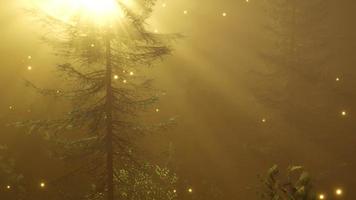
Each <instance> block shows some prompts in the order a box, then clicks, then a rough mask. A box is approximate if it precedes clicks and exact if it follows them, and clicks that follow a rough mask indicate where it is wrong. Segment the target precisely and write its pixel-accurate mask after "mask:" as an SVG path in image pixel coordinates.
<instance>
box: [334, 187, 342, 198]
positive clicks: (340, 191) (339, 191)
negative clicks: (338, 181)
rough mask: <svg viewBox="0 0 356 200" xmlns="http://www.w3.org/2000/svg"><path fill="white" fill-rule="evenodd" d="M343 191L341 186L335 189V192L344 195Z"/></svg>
mask: <svg viewBox="0 0 356 200" xmlns="http://www.w3.org/2000/svg"><path fill="white" fill-rule="evenodd" d="M342 193H343V192H342V189H340V188H339V189H336V190H335V194H336V195H338V196H340V195H342Z"/></svg>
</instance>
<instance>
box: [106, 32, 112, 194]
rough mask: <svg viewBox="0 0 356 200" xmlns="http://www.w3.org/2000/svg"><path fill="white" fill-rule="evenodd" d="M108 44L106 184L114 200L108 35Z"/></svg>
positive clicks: (108, 45)
mask: <svg viewBox="0 0 356 200" xmlns="http://www.w3.org/2000/svg"><path fill="white" fill-rule="evenodd" d="M105 46H106V109H105V114H106V154H107V157H106V186H107V194H106V199H107V200H114V169H113V167H114V158H113V153H114V151H113V123H112V120H113V119H112V110H113V91H112V85H111V82H112V61H111V39H110V36H109V35H107V36H106V38H105Z"/></svg>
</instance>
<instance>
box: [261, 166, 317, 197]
mask: <svg viewBox="0 0 356 200" xmlns="http://www.w3.org/2000/svg"><path fill="white" fill-rule="evenodd" d="M279 174H280V171H279V168H278V166H277V165H274V166H273V167H271V168H270V169H269V170H268V172H267V174H266V176H265V177H264V178H263V179H262V183H263V187H264V188H263V191H262V192H261V193H260V196H261V199H266V200H316V195H315V193H314V192H313V190H312V183H311V178H310V176H309V174H308V172H306V171H305V170H304V168H303V167H301V166H291V167H289V168H288V169H287V174H286V177H285V178H284V179H283V178H281V177H280V176H279Z"/></svg>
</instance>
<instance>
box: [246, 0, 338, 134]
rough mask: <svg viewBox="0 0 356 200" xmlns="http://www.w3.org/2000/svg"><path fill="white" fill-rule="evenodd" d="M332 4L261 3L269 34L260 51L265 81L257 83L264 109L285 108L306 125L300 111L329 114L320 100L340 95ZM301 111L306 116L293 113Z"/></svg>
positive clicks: (289, 115) (282, 0)
mask: <svg viewBox="0 0 356 200" xmlns="http://www.w3.org/2000/svg"><path fill="white" fill-rule="evenodd" d="M328 4H329V2H328V1H322V0H311V1H298V0H272V1H263V2H261V4H260V5H261V7H262V10H263V11H264V13H265V14H264V16H265V18H264V19H263V21H264V22H263V24H264V26H263V27H264V30H265V31H267V32H263V33H267V34H264V35H263V36H262V35H261V38H263V42H265V43H264V44H261V45H262V46H264V47H265V48H261V49H259V50H257V53H258V55H259V58H260V66H259V70H258V71H255V72H257V73H256V74H255V77H256V78H257V79H258V80H259V81H256V83H257V84H258V85H256V83H255V84H253V85H254V86H253V87H255V89H256V88H257V90H255V91H256V93H255V94H256V96H257V97H258V99H259V100H260V101H262V102H263V104H264V105H267V106H269V107H270V108H273V109H278V110H280V111H281V113H282V115H283V116H284V117H286V119H287V120H290V121H293V122H295V123H296V122H300V121H303V120H302V119H303V118H304V117H303V116H300V115H299V113H303V114H304V113H308V114H309V115H312V116H313V115H318V113H320V112H322V111H323V110H326V108H327V106H328V105H329V104H328V102H323V101H320V99H323V98H329V99H331V98H332V94H334V91H333V89H334V88H335V85H334V83H335V81H334V80H335V78H336V76H335V74H334V73H333V72H332V71H331V70H330V67H331V66H330V64H329V63H330V62H331V61H332V55H333V52H332V50H331V49H332V48H331V47H332V46H333V45H334V44H332V42H331V40H330V39H331V37H330V28H331V25H330V24H329V23H330V20H328ZM336 37H337V36H336ZM335 41H336V40H335ZM329 103H330V102H329ZM295 109H297V110H302V111H304V112H298V113H296V112H293V110H295ZM312 116H311V117H312ZM303 122H305V121H303ZM305 123H307V122H305ZM301 127H303V125H301Z"/></svg>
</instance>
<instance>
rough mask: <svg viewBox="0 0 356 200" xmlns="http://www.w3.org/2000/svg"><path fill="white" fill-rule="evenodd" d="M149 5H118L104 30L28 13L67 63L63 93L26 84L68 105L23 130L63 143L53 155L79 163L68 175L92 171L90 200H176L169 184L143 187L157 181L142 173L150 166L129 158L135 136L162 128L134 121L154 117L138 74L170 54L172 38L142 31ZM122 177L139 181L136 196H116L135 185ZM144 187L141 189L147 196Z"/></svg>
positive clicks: (141, 1)
mask: <svg viewBox="0 0 356 200" xmlns="http://www.w3.org/2000/svg"><path fill="white" fill-rule="evenodd" d="M155 2H156V1H155V0H137V1H135V8H134V9H133V8H132V7H130V6H128V5H127V4H125V1H122V0H117V1H116V3H117V7H118V9H119V10H121V11H122V14H123V16H122V17H120V18H115V19H110V23H107V24H105V25H103V24H100V25H98V24H96V23H95V22H93V21H92V20H90V19H89V18H87V17H83V16H82V15H80V14H77V15H73V16H72V17H71V18H70V19H66V20H61V19H58V18H56V17H54V16H51V15H48V14H43V13H42V12H38V11H35V12H34V13H35V14H36V15H38V18H39V19H40V21H41V22H43V25H44V27H45V28H46V30H47V31H48V34H46V35H45V37H44V38H43V39H44V41H45V42H46V43H48V44H49V45H51V46H52V47H53V48H54V50H55V53H56V55H58V56H60V57H61V58H62V59H63V60H64V61H65V62H64V63H63V64H59V65H57V66H56V68H57V70H58V71H59V72H60V76H61V77H62V78H63V79H64V82H63V83H64V84H65V86H64V88H62V89H59V88H54V89H42V88H40V87H37V86H36V85H35V84H33V83H32V82H27V84H28V85H29V86H31V87H33V88H35V89H36V90H38V91H39V92H40V93H42V94H44V95H49V96H55V97H63V98H67V99H69V100H70V101H71V102H72V106H71V110H70V111H68V112H67V114H65V115H64V116H63V117H60V118H56V119H46V120H37V121H28V122H25V123H21V124H25V125H27V126H30V127H31V128H30V131H31V132H38V133H43V134H45V135H46V136H47V137H49V138H56V141H61V142H58V143H59V144H63V145H64V147H63V148H62V150H60V151H59V152H58V153H59V154H60V155H65V156H64V157H66V158H75V160H76V161H77V162H78V161H79V162H80V163H81V164H80V167H79V168H78V169H76V170H74V172H73V173H72V174H71V176H72V175H75V174H76V173H79V172H83V171H86V172H90V174H91V176H92V178H93V179H94V180H93V181H94V185H95V190H93V191H94V192H93V194H91V195H88V198H91V199H104V198H105V199H107V200H113V199H118V198H119V199H133V198H129V197H130V196H132V197H135V198H137V197H138V194H137V192H141V193H142V192H146V193H150V192H152V193H154V194H152V195H148V194H147V196H146V197H145V198H142V199H160V198H161V199H172V198H174V196H175V195H174V194H172V191H173V189H168V188H167V183H166V190H165V193H162V192H160V193H159V192H157V188H158V187H157V186H155V187H153V186H152V184H151V185H147V184H149V183H148V182H149V181H148V180H151V181H153V180H154V179H156V178H153V177H154V176H151V175H150V176H148V174H149V173H150V172H144V170H153V169H154V168H152V167H148V166H151V165H147V166H146V167H142V166H141V167H140V164H139V161H138V158H137V154H136V153H135V152H136V151H137V148H136V141H137V139H138V137H140V136H141V134H143V133H145V132H147V131H149V132H150V131H154V130H155V129H159V128H162V127H163V128H164V127H165V126H166V125H167V124H166V123H161V124H158V125H144V124H143V123H142V122H141V120H140V114H141V113H142V112H144V111H145V110H147V109H148V110H149V111H154V108H153V107H152V105H153V104H154V103H156V101H157V100H158V96H157V94H158V93H159V92H158V91H156V90H154V89H153V88H152V87H151V84H152V81H151V80H150V79H148V78H146V77H145V75H144V74H145V70H144V69H145V68H146V67H147V66H151V65H152V63H153V62H154V61H156V60H158V59H161V58H163V56H166V55H169V54H170V53H171V52H172V50H171V47H170V46H169V45H168V43H169V42H170V40H172V39H174V38H176V37H178V35H166V34H157V33H153V32H150V31H148V30H147V29H146V26H145V22H146V20H147V19H148V17H149V16H150V14H151V12H152V9H153V7H154V5H155ZM65 132H72V133H77V135H76V139H75V140H73V139H72V138H68V137H64V136H63V134H61V133H65ZM128 168H129V169H128ZM142 170H143V171H142ZM154 171H156V172H157V170H156V169H154ZM125 173H131V177H132V176H133V177H134V179H135V180H136V181H137V179H139V180H141V181H143V182H142V183H141V184H139V183H137V184H138V185H136V186H137V187H136V189H137V188H139V189H138V190H140V191H131V193H130V192H129V193H130V194H127V195H126V196H125V195H124V196H123V192H122V191H124V190H125V189H124V188H126V187H128V186H127V185H120V183H121V184H125V181H126V183H127V184H132V185H131V186H132V187H134V186H135V184H134V183H133V182H132V180H131V181H130V180H129V179H124V178H123V177H125ZM158 175H159V177H160V178H162V179H168V180H171V181H169V183H170V184H173V183H174V182H175V181H174V180H175V178H174V177H175V176H174V175H173V176H172V175H171V174H170V173H169V174H165V175H164V176H163V175H161V172H160V173H158ZM140 177H141V178H140ZM145 177H146V178H145ZM150 177H151V178H150ZM143 183H146V186H145V187H146V188H145V189H143V188H144V186H143V185H142V184H143ZM168 186H170V185H168ZM140 187H141V188H140ZM150 190H152V191H150ZM126 191H129V190H126ZM119 193H120V194H119ZM156 193H157V194H156ZM158 193H159V194H158ZM162 194H164V195H166V196H165V197H162ZM141 196H143V195H142V194H141ZM159 196H160V197H159Z"/></svg>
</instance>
